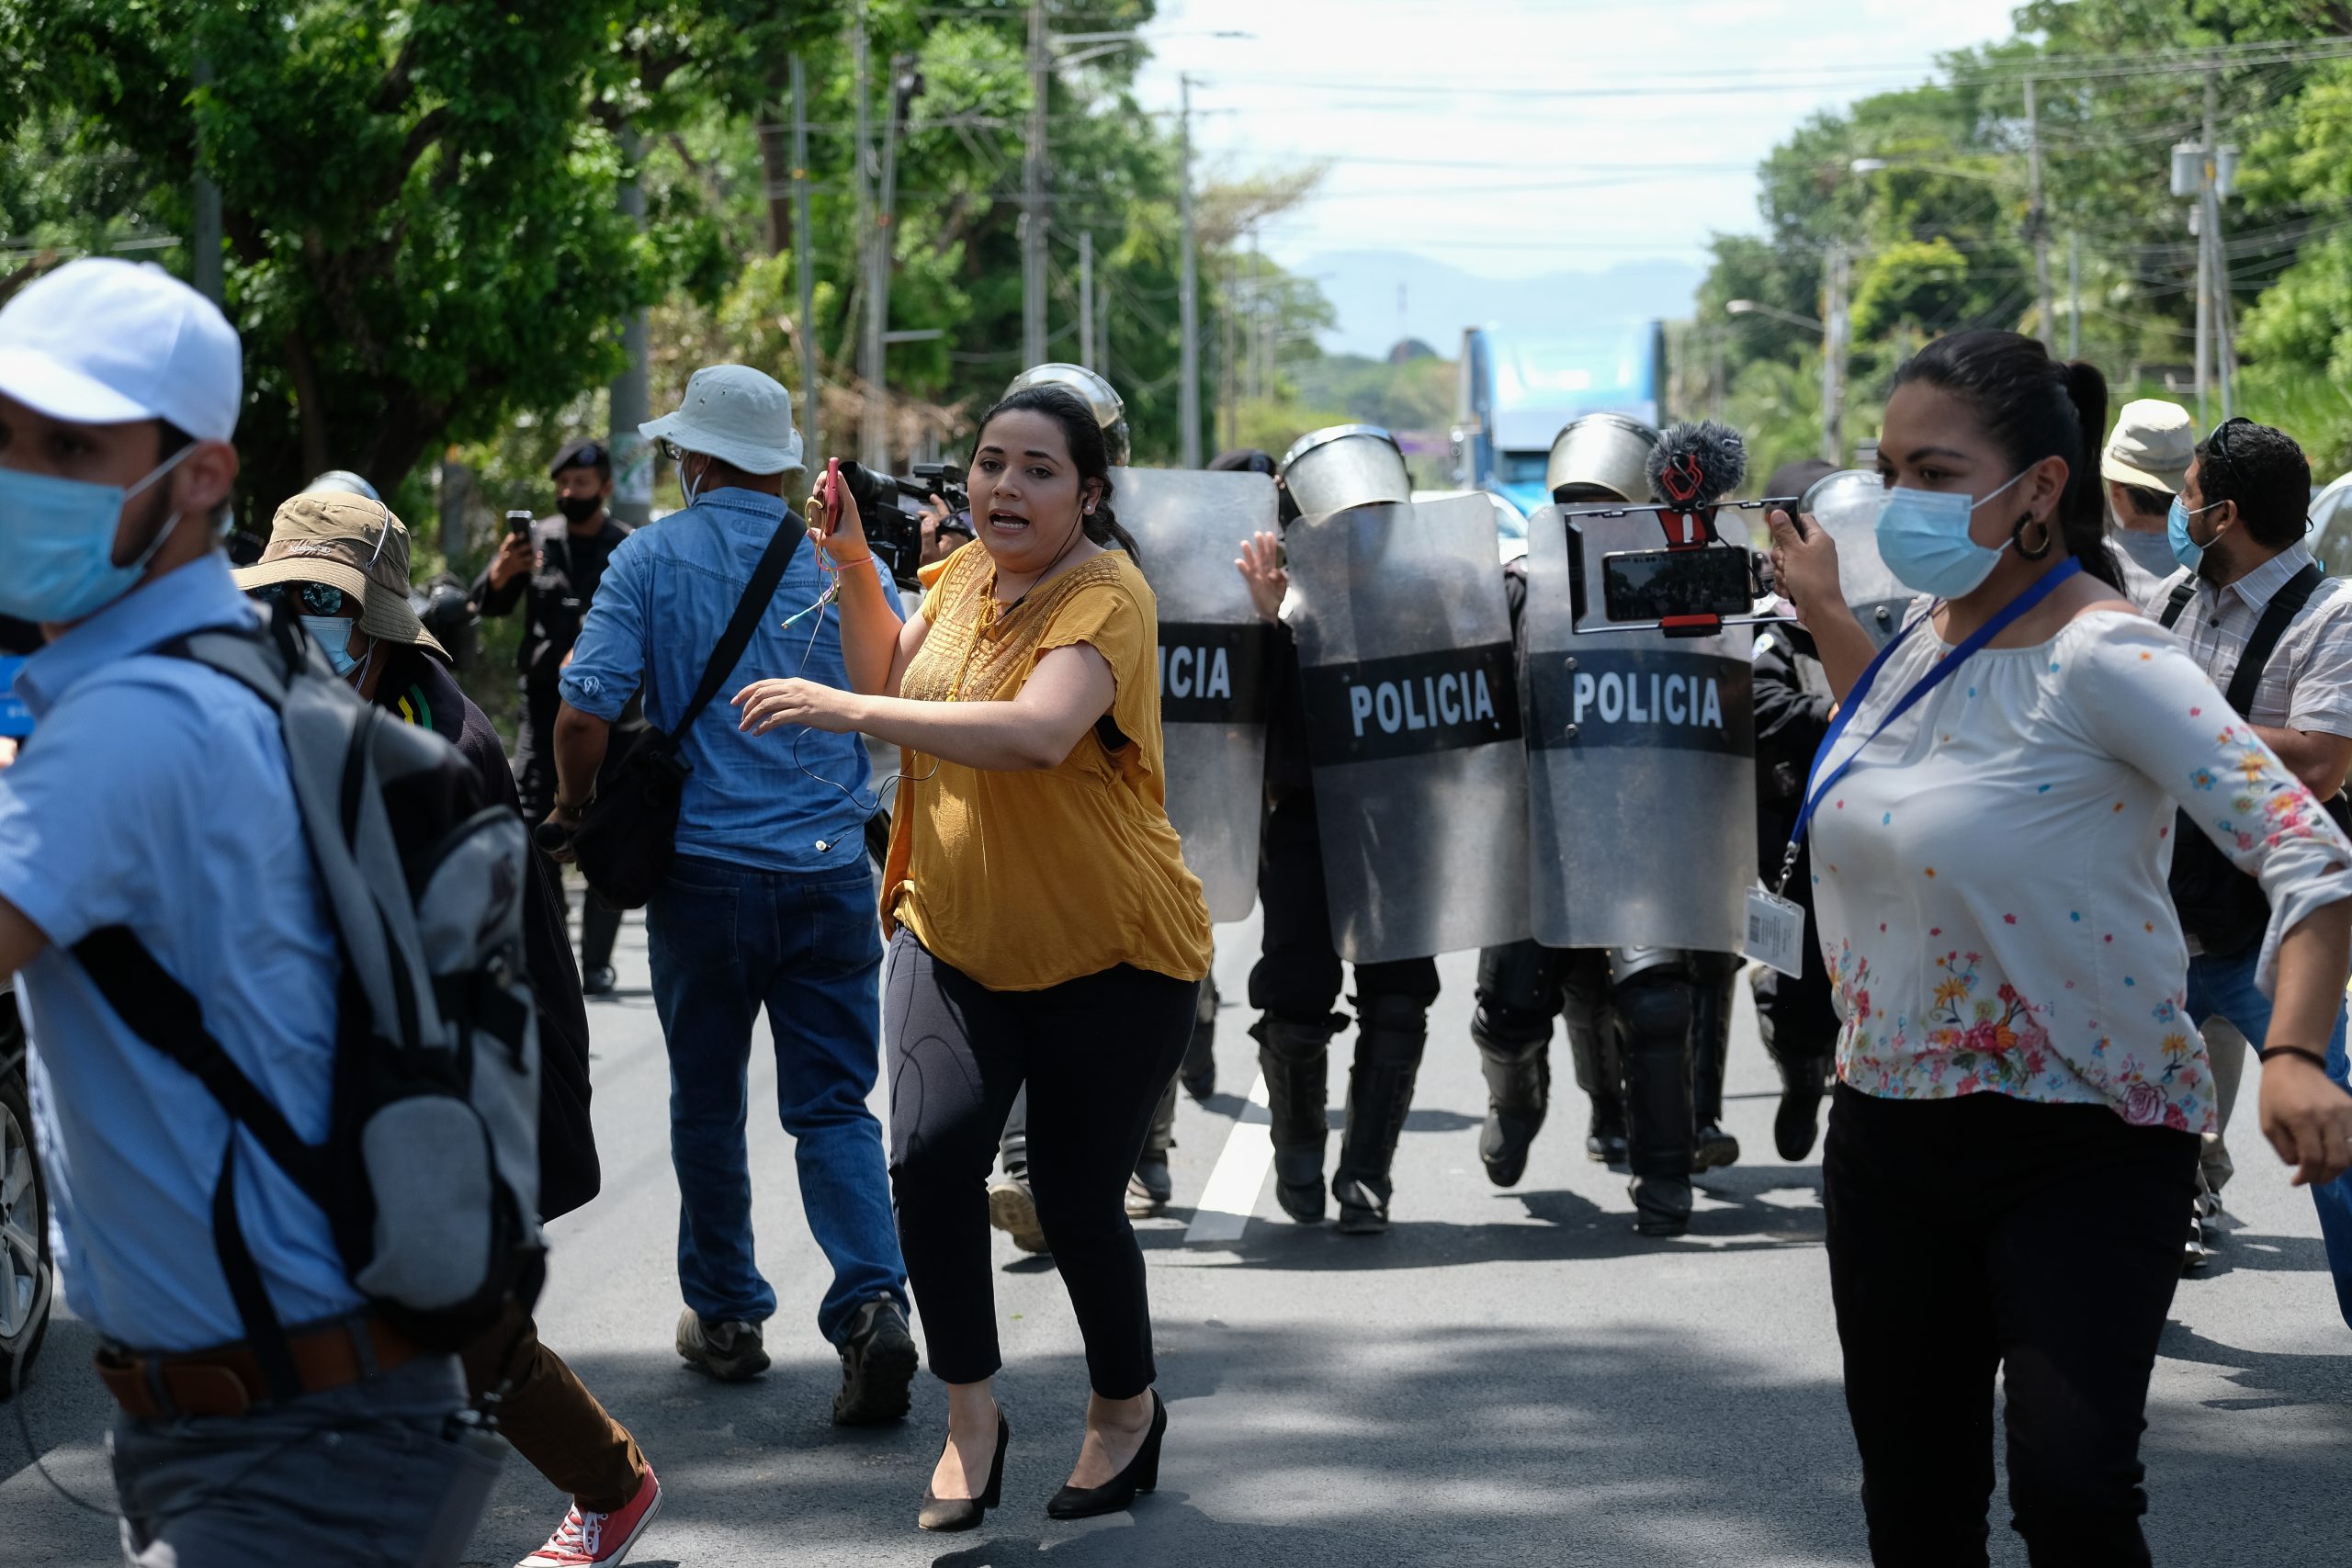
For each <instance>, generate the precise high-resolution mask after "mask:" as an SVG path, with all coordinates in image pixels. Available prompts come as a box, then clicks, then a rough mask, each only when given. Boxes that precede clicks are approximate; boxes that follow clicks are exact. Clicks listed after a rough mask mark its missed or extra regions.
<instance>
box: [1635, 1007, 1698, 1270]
mask: <svg viewBox="0 0 2352 1568" xmlns="http://www.w3.org/2000/svg"><path fill="white" fill-rule="evenodd" d="M1617 1024H1618V1029H1619V1031H1620V1036H1619V1038H1620V1040H1621V1043H1622V1046H1623V1051H1624V1054H1625V1146H1626V1163H1627V1164H1628V1165H1629V1166H1630V1167H1631V1168H1632V1170H1633V1179H1632V1181H1631V1182H1629V1183H1628V1184H1627V1190H1628V1191H1629V1192H1630V1193H1631V1194H1632V1196H1633V1200H1634V1229H1636V1230H1638V1231H1640V1232H1641V1233H1642V1234H1643V1235H1657V1236H1674V1235H1682V1234H1683V1233H1684V1232H1685V1231H1687V1230H1688V1229H1690V1226H1691V1145H1692V1142H1693V1138H1692V1120H1691V989H1690V983H1689V981H1687V980H1685V979H1684V978H1682V977H1681V976H1679V975H1658V976H1655V977H1653V976H1650V975H1643V976H1635V977H1634V979H1633V980H1632V981H1631V982H1630V983H1628V984H1626V985H1623V986H1621V987H1618V988H1617Z"/></svg>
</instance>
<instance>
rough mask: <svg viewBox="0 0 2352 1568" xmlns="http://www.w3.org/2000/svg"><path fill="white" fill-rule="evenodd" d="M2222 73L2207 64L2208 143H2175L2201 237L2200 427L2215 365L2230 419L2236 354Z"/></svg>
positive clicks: (2177, 184)
mask: <svg viewBox="0 0 2352 1568" xmlns="http://www.w3.org/2000/svg"><path fill="white" fill-rule="evenodd" d="M2219 70H2220V64H2219V62H2216V61H2212V60H2208V61H2207V62H2206V63H2205V139H2204V141H2201V142H2191V141H2182V142H2177V143H2176V144H2175V145H2174V147H2173V150H2172V193H2173V195H2175V196H2177V197H2182V198H2183V199H2193V200H2194V203H2195V205H2193V206H2192V207H2191V208H2190V209H2189V212H2188V229H2189V232H2190V233H2192V234H2194V235H2196V236H2197V419H2198V423H2200V424H2201V423H2205V421H2206V419H2207V418H2208V417H2209V400H2210V399H2211V393H2212V390H2213V384H2214V381H2215V379H2216V375H2215V371H2216V367H2217V365H2218V368H2219V380H2220V383H2221V394H2222V399H2221V400H2222V418H2223V419H2227V418H2229V417H2230V412H2231V404H2232V401H2233V394H2234V391H2235V388H2234V386H2233V382H2234V380H2235V379H2236V378H2235V377H2233V375H2232V374H2231V370H2232V368H2233V367H2232V364H2231V360H2232V358H2233V355H2232V352H2231V347H2230V344H2229V342H2228V340H2227V337H2226V335H2225V334H2226V333H2227V331H2228V328H2227V326H2226V324H2225V323H2226V321H2227V317H2228V314H2229V295H2230V264H2229V255H2228V253H2227V252H2226V251H2225V250H2224V249H2223V247H2222V197H2225V196H2228V195H2229V194H2230V193H2231V192H2232V191H2233V190H2234V189H2235V188H2236V186H2237V169H2238V150H2237V149H2236V148H2234V147H2224V146H2222V144H2221V142H2220V141H2218V140H2216V132H2217V129H2218V128H2217V127H2216V125H2215V123H2214V122H2215V119H2216V118H2217V117H2218V113H2219V106H2218V105H2217V103H2216V99H2217V97H2218V96H2219V89H2218V86H2217V83H2216V80H2215V78H2216V75H2217V73H2218V72H2219ZM2217 351H2218V355H2217Z"/></svg>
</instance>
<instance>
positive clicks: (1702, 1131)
mask: <svg viewBox="0 0 2352 1568" xmlns="http://www.w3.org/2000/svg"><path fill="white" fill-rule="evenodd" d="M1693 962H1694V963H1695V962H1697V960H1696V959H1695V958H1694V960H1693ZM1717 966H1718V967H1724V966H1723V965H1721V964H1718V965H1717ZM1731 985H1732V976H1731V973H1729V972H1726V973H1724V975H1722V976H1720V977H1717V976H1708V977H1707V978H1704V979H1701V980H1699V981H1696V982H1694V983H1693V984H1692V986H1691V1113H1692V1115H1694V1116H1695V1117H1696V1118H1697V1119H1698V1128H1697V1132H1696V1134H1695V1135H1694V1137H1693V1140H1692V1145H1691V1170H1692V1171H1694V1172H1697V1171H1702V1170H1713V1169H1714V1168H1717V1167H1718V1166H1726V1165H1736V1164H1737V1163H1738V1160H1739V1140H1738V1139H1737V1138H1735V1137H1733V1136H1732V1135H1731V1134H1729V1133H1726V1132H1724V1128H1723V1119H1724V1066H1725V1065H1726V1063H1727V1061H1728V1059H1729V1057H1730V1055H1731Z"/></svg>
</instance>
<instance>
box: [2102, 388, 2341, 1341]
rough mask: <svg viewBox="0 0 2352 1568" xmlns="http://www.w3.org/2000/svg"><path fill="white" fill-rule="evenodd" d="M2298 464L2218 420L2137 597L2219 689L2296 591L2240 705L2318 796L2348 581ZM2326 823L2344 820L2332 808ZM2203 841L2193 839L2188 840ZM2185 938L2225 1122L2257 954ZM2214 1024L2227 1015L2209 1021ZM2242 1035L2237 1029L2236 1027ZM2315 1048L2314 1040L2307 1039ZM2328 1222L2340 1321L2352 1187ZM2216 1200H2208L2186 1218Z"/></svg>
mask: <svg viewBox="0 0 2352 1568" xmlns="http://www.w3.org/2000/svg"><path fill="white" fill-rule="evenodd" d="M2310 499H2311V465H2310V463H2309V462H2308V461H2307V460H2306V459H2305V457H2303V453H2302V449H2301V447H2299V446H2296V445H2295V443H2294V442H2293V441H2292V440H2291V439H2290V438H2289V437H2288V436H2287V435H2286V434H2283V433H2281V432H2279V431H2276V430H2273V429H2270V428H2269V427H2268V426H2267V425H2260V424H2256V423H2253V422H2252V421H2251V420H2245V419H2233V420H2227V421H2224V422H2223V423H2222V425H2221V426H2220V427H2219V428H2218V429H2216V430H2215V431H2214V432H2213V434H2211V436H2210V437H2208V438H2207V439H2206V441H2205V443H2204V444H2203V445H2202V446H2199V447H2198V448H2197V450H2196V457H2195V460H2194V461H2193V462H2192V463H2191V464H2190V466H2189V468H2188V472H2187V473H2186V474H2185V475H2184V476H2183V479H2182V484H2181V492H2180V494H2179V495H2178V496H2177V497H2176V498H2175V499H2174V501H2173V502H2172V503H2171V508H2170V515H2169V521H2168V533H2169V536H2170V540H2171V546H2172V549H2173V553H2174V555H2175V557H2176V558H2177V561H2178V563H2179V570H2177V571H2175V572H2174V573H2173V574H2172V575H2171V576H2170V577H2168V578H2166V579H2165V581H2162V582H2161V583H2158V584H2157V585H2155V587H2154V589H2152V590H2151V591H2150V592H2148V594H2147V595H2146V596H2145V597H2143V599H2142V600H2141V608H2142V609H2143V610H2145V611H2146V612H2147V613H2148V614H2150V615H2154V616H2155V617H2157V618H2158V619H2159V620H2162V621H2164V622H2165V624H2166V625H2167V626H2171V627H2172V628H2173V629H2174V631H2175V632H2177V634H2178V635H2179V636H2180V637H2182V638H2183V639H2184V640H2185V641H2186V642H2187V644H2188V654H2189V657H2190V658H2191V659H2194V660H2196V661H2197V662H2198V664H2199V666H2200V667H2201V668H2202V669H2203V670H2204V671H2205V672H2206V673H2207V674H2209V675H2211V677H2212V678H2213V682H2214V684H2216V685H2218V686H2220V687H2222V689H2223V690H2224V691H2228V690H2229V689H2230V687H2231V684H2232V682H2233V678H2234V677H2235V676H2236V675H2237V673H2238V668H2239V665H2240V663H2241V662H2242V660H2243V659H2244V658H2245V654H2246V653H2247V651H2248V645H2249V643H2251V642H2253V641H2255V640H2256V634H2257V630H2258V628H2260V627H2261V626H2262V625H2263V623H2264V620H2265V618H2266V616H2267V615H2268V613H2269V612H2270V610H2271V608H2272V605H2273V604H2274V602H2277V601H2279V600H2280V599H2281V596H2282V594H2283V595H2286V596H2287V602H2290V603H2291V602H2292V599H2293V596H2294V595H2295V594H2298V593H2306V594H2307V595H2308V596H2307V597H2304V598H2302V600H2301V604H2300V605H2299V606H2298V607H2297V608H2295V609H2294V610H2293V612H2292V614H2291V615H2287V616H2285V618H2284V625H2283V626H2282V627H2280V628H2279V629H2278V633H2277V638H2278V640H2277V643H2276V646H2275V647H2273V648H2272V649H2270V652H2269V656H2268V658H2267V660H2265V662H2264V663H2263V666H2262V676H2261V679H2260V680H2259V682H2256V684H2255V686H2254V689H2253V693H2252V695H2251V696H2250V697H2249V698H2248V699H2247V700H2246V701H2245V703H2244V704H2243V709H2244V713H2245V718H2246V720H2247V721H2248V722H2249V723H2250V724H2251V725H2252V726H2253V727H2254V730H2255V733H2256V734H2257V735H2259V736H2261V737H2262V739H2263V740H2264V742H2265V743H2266V744H2267V745H2268V746H2269V748H2270V749H2271V750H2273V751H2275V752H2277V753H2278V757H2279V760H2280V761H2283V762H2285V763H2286V764H2287V767H2288V769H2289V770H2290V772H2292V773H2294V775H2295V776H2296V777H2297V778H2298V779H2300V780H2301V781H2302V783H2303V784H2305V785H2306V786H2307V787H2309V788H2310V790H2311V792H2312V794H2313V795H2316V796H2318V797H2319V798H2320V799H2321V800H2323V801H2327V800H2331V799H2333V798H2334V797H2335V796H2336V795H2339V794H2340V793H2341V792H2342V791H2343V788H2344V780H2345V774H2346V771H2347V770H2352V582H2346V581H2344V580H2343V579H2342V578H2333V577H2325V576H2324V575H2322V572H2321V569H2320V567H2319V564H2318V563H2317V562H2316V561H2315V560H2314V559H2313V558H2312V552H2311V547H2309V546H2308V545H2306V544H2305V543H2304V542H2303V536H2304V534H2305V531H2306V530H2307V528H2308V526H2309V524H2308V522H2307V520H2306V518H2305V516H2304V510H2305V508H2306V506H2307V505H2308V504H2309V502H2310ZM2336 816H2337V820H2338V821H2339V822H2341V821H2342V820H2344V817H2343V814H2342V811H2341V807H2340V806H2339V807H2338V808H2337V811H2336ZM2199 843H2200V844H2201V843H2202V840H2199ZM2197 853H2199V846H2198V845H2192V844H2189V843H2188V841H2187V839H2186V838H2185V837H2183V838H2181V839H2180V840H2178V841H2177V843H2176V845H2175V848H2174V856H2175V865H2174V878H2173V891H2174V895H2175V897H2176V898H2177V899H2179V898H2180V897H2181V895H2182V891H2183V886H2184V882H2183V877H2182V869H2183V861H2184V858H2185V857H2189V856H2193V855H2195V854H2197ZM2181 914H2182V925H2183V928H2184V929H2185V930H2186V931H2188V938H2189V949H2190V957H2189V960H2188V1011H2189V1017H2190V1019H2191V1020H2192V1021H2194V1022H2195V1023H2196V1024H2197V1025H2198V1027H2199V1029H2200V1030H2201V1031H2204V1032H2205V1035H2206V1045H2207V1048H2208V1050H2209V1052H2210V1053H2211V1058H2212V1063H2213V1079H2214V1089H2215V1102H2216V1103H2215V1110H2216V1111H2218V1112H2219V1114H2220V1117H2221V1121H2222V1127H2223V1129H2224V1130H2226V1128H2227V1126H2228V1124H2229V1117H2230V1112H2231V1111H2232V1109H2233V1106H2234V1104H2235V1100H2236V1098H2237V1086H2238V1080H2239V1076H2240V1075H2241V1074H2242V1073H2243V1072H2244V1070H2245V1041H2246V1040H2260V1039H2262V1038H2263V1037H2264V1035H2265V1034H2266V1033H2267V1032H2268V1028H2269V1023H2270V1004H2269V1001H2268V998H2265V997H2264V996H2263V995H2262V994H2261V992H2260V991H2259V990H2258V989H2256V986H2255V973H2254V972H2255V967H2256V951H2255V949H2254V948H2246V949H2245V950H2244V951H2234V949H2235V947H2236V943H2235V942H2234V941H2228V942H2217V941H2215V940H2214V938H2213V936H2212V933H2211V931H2206V932H2204V933H2202V936H2201V937H2200V931H2199V920H2198V919H2197V918H2196V912H2195V911H2194V910H2193V909H2192V908H2191V907H2190V905H2189V904H2188V903H2187V902H2183V903H2182V907H2181ZM2214 1021H2224V1022H2226V1023H2228V1024H2230V1025H2233V1026H2234V1032H2232V1031H2231V1030H2215V1029H2212V1028H2211V1027H2210V1025H2211V1023H2212V1022H2214ZM2241 1036H2242V1037H2243V1038H2240V1037H2241ZM2344 1041H2345V1020H2344V1014H2343V1012H2342V1010H2340V1009H2339V1010H2338V1011H2337V1015H2336V1022H2335V1033H2334V1036H2333V1037H2332V1038H2331V1039H2330V1040H2329V1041H2327V1042H2325V1047H2326V1054H2327V1057H2328V1062H2329V1075H2330V1076H2331V1077H2335V1079H2336V1081H2338V1082H2339V1083H2340V1082H2342V1081H2344V1078H2345V1066H2344V1063H2345V1044H2344ZM2310 1044H2311V1046H2312V1048H2313V1049H2318V1048H2319V1047H2320V1045H2321V1042H2317V1041H2313V1042H2310ZM2230 1171H2231V1166H2230V1160H2229V1154H2228V1151H2227V1149H2226V1148H2225V1147H2224V1146H2223V1145H2222V1139H2221V1136H2220V1135H2218V1134H2217V1135H2215V1136H2213V1137H2211V1138H2210V1139H2209V1140H2208V1142H2207V1147H2206V1157H2205V1161H2204V1177H2205V1182H2206V1186H2207V1189H2208V1191H2209V1193H2218V1192H2219V1190H2220V1189H2221V1187H2222V1184H2223V1183H2224V1182H2226V1181H2227V1180H2228V1179H2229V1176H2230ZM2314 1196H2315V1197H2316V1198H2317V1200H2318V1202H2319V1206H2320V1213H2321V1217H2322V1220H2323V1222H2324V1224H2326V1226H2327V1229H2328V1232H2329V1236H2328V1239H2329V1252H2330V1256H2331V1258H2333V1259H2334V1260H2335V1271H2336V1277H2337V1291H2338V1293H2339V1294H2340V1295H2341V1296H2343V1298H2344V1306H2345V1311H2346V1319H2347V1321H2352V1186H2346V1183H2343V1182H2336V1183H2332V1184H2331V1185H2330V1186H2329V1187H2328V1188H2326V1189H2323V1190H2319V1191H2317V1192H2315V1194H2314ZM2218 1207H2219V1205H2218V1202H2217V1201H2213V1200H2212V1199H2211V1198H2210V1197H2209V1199H2208V1200H2207V1201H2206V1203H2205V1205H2204V1208H2203V1212H2202V1213H2200V1216H2199V1218H2200V1219H2204V1218H2211V1214H2212V1213H2213V1211H2214V1210H2216V1209H2217V1208H2218ZM2208 1239H2210V1233H2203V1234H2200V1233H2199V1231H2198V1230H2195V1229H2193V1230H2192V1232H2191V1234H2190V1237H2189V1250H2188V1262H2189V1266H2190V1267H2192V1268H2193V1267H2195V1266H2196V1265H2197V1264H2198V1263H2199V1262H2201V1261H2202V1260H2203V1259H2202V1253H2203V1247H2204V1243H2205V1242H2206V1241H2207V1240H2208Z"/></svg>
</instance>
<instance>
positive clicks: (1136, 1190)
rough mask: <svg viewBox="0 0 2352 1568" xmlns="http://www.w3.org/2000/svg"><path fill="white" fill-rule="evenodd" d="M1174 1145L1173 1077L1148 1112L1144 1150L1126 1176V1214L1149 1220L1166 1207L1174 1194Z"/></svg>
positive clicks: (1129, 1216)
mask: <svg viewBox="0 0 2352 1568" xmlns="http://www.w3.org/2000/svg"><path fill="white" fill-rule="evenodd" d="M1175 1146H1176V1080H1175V1079H1174V1078H1170V1079H1169V1080H1168V1087H1167V1089H1163V1090H1162V1091H1161V1092H1160V1096H1159V1107H1158V1108H1157V1109H1155V1110H1154V1111H1152V1113H1151V1127H1150V1129H1149V1130H1148V1132H1146V1133H1145V1134H1144V1135H1143V1152H1142V1153H1141V1154H1139V1155H1137V1156H1136V1168H1135V1174H1134V1175H1132V1176H1130V1177H1129V1178H1127V1217H1128V1218H1130V1219H1136V1220H1142V1219H1148V1218H1150V1217H1151V1216H1152V1215H1154V1214H1156V1213H1159V1211H1160V1210H1162V1209H1164V1208H1166V1207H1168V1201H1169V1200H1170V1198H1173V1197H1174V1196H1175V1195H1176V1182H1175V1179H1174V1178H1172V1177H1171V1176H1170V1174H1169V1172H1168V1151H1169V1150H1170V1149H1172V1148H1174V1147H1175Z"/></svg>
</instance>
